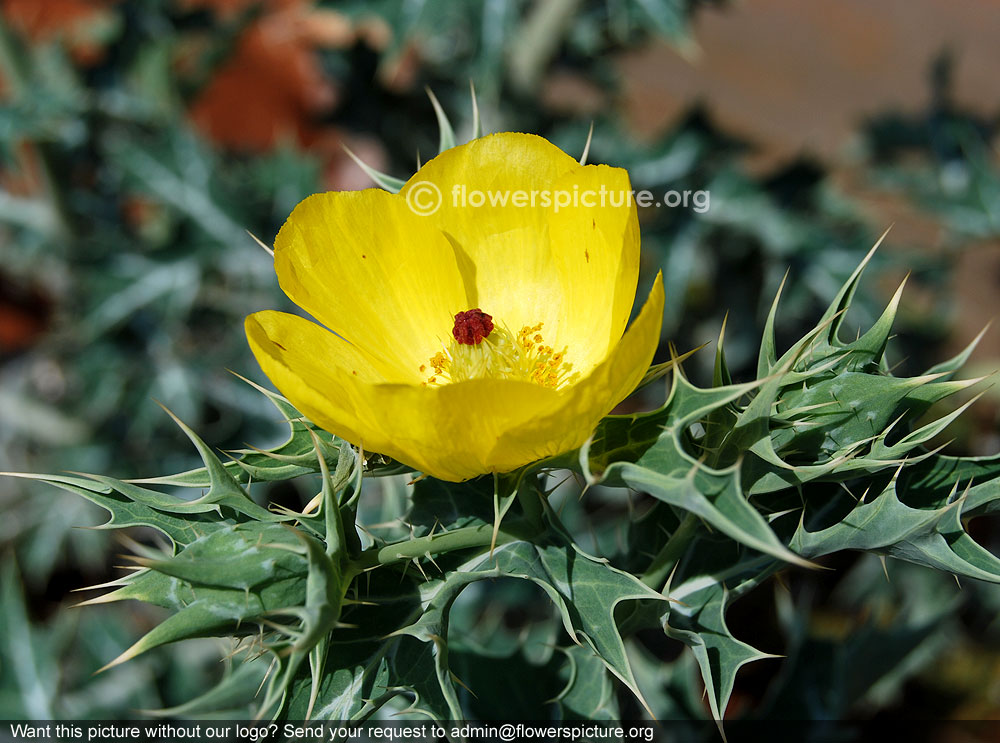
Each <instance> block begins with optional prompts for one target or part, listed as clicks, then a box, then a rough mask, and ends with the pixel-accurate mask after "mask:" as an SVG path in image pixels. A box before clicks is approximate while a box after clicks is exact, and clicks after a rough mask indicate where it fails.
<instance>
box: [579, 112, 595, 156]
mask: <svg viewBox="0 0 1000 743" xmlns="http://www.w3.org/2000/svg"><path fill="white" fill-rule="evenodd" d="M593 139H594V122H593V121H591V122H590V131H589V132H588V133H587V144H585V145H584V146H583V154H582V155H580V165H586V164H587V155H589V154H590V143H591V141H592V140H593Z"/></svg>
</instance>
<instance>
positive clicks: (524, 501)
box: [515, 475, 542, 527]
mask: <svg viewBox="0 0 1000 743" xmlns="http://www.w3.org/2000/svg"><path fill="white" fill-rule="evenodd" d="M528 477H531V478H535V477H536V476H535V475H528ZM528 477H525V478H523V479H521V480H520V481H519V482H518V483H517V485H516V487H517V490H516V491H515V495H516V497H517V500H518V502H520V504H521V509H522V510H523V511H524V519H525V521H527V522H528V523H529V524H531V525H532V526H536V527H541V526H542V501H541V494H540V493H539V492H538V488H537V487H536V486H535V483H536V482H537V480H535V481H534V482H528Z"/></svg>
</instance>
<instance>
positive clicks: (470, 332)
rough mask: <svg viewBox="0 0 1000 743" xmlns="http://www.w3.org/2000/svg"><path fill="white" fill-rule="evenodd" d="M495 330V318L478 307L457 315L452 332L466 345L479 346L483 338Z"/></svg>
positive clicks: (456, 338)
mask: <svg viewBox="0 0 1000 743" xmlns="http://www.w3.org/2000/svg"><path fill="white" fill-rule="evenodd" d="M492 332H493V318H492V317H491V316H490V315H487V314H486V313H485V312H483V311H482V310H481V309H479V308H478V307H477V308H476V309H474V310H467V311H466V312H459V313H458V314H457V315H455V327H453V328H452V329H451V334H452V335H453V336H455V340H456V341H458V342H459V343H461V344H462V345H464V346H478V345H479V344H480V343H482V342H483V338H485V337H486V336H488V335H489V334H490V333H492Z"/></svg>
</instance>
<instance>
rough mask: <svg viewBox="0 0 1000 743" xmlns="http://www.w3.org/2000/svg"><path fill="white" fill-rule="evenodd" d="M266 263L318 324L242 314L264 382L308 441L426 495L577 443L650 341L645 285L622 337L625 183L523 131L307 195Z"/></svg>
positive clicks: (628, 280)
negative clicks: (376, 465)
mask: <svg viewBox="0 0 1000 743" xmlns="http://www.w3.org/2000/svg"><path fill="white" fill-rule="evenodd" d="M274 256H275V269H276V272H277V275H278V280H279V283H280V285H281V288H282V289H283V290H284V292H285V293H286V294H287V295H288V296H289V297H290V298H291V299H292V301H293V302H295V303H296V304H297V305H298V306H299V307H301V308H302V309H303V310H305V311H306V312H308V313H309V314H311V315H312V316H313V317H314V318H316V320H318V321H319V322H320V323H322V324H323V325H324V326H326V327H325V328H324V327H322V326H321V325H318V324H316V323H314V322H311V321H310V320H307V319H305V318H303V317H299V316H297V315H291V314H287V313H282V312H275V311H264V312H257V313H255V314H253V315H251V316H249V317H248V318H247V321H246V331H247V337H248V339H249V342H250V346H251V348H252V350H253V352H254V355H255V356H256V358H257V360H258V362H259V363H260V365H261V367H262V369H263V371H264V373H265V374H266V375H267V376H268V377H269V378H270V379H271V381H272V382H273V383H274V384H275V385H276V386H277V388H278V389H279V390H280V391H281V392H282V393H283V394H284V395H285V396H286V397H287V398H288V399H289V401H291V403H292V404H293V405H295V406H296V407H297V408H298V409H299V410H300V411H302V413H303V414H304V415H305V416H307V417H308V418H309V419H310V420H312V421H313V422H314V423H315V424H317V425H318V426H320V427H322V428H323V429H325V430H327V431H330V432H331V433H334V434H336V435H337V436H340V437H341V438H343V439H345V440H347V441H349V442H351V443H352V444H354V445H356V446H361V447H363V448H364V449H365V450H366V451H369V452H378V453H381V454H385V455H388V456H391V457H393V458H395V459H397V460H398V461H400V462H402V463H404V464H407V465H409V466H411V467H413V468H414V469H416V470H419V471H421V472H424V473H425V474H428V475H432V476H434V477H437V478H440V479H443V480H450V481H461V480H466V479H469V478H472V477H475V476H477V475H481V474H485V473H491V472H508V471H513V470H516V469H518V468H519V467H521V466H523V465H526V464H529V463H531V462H534V461H537V460H540V459H543V458H546V457H550V456H554V455H557V454H560V453H563V452H566V451H570V450H572V449H574V448H576V447H579V446H580V445H581V444H583V443H584V442H585V441H586V440H587V438H588V437H589V436H590V435H591V433H592V432H593V430H594V428H595V426H596V425H597V423H598V421H599V420H600V419H601V418H602V417H604V416H605V415H607V414H608V413H609V412H610V411H611V409H612V408H614V407H615V405H617V404H618V403H619V402H620V401H621V400H622V399H624V398H625V397H626V396H627V395H629V394H630V393H631V392H632V391H633V390H634V389H635V387H636V385H637V384H638V383H639V382H640V380H641V379H642V377H643V375H644V373H645V372H646V370H647V368H648V366H649V364H650V362H651V360H652V358H653V353H654V351H655V350H656V346H657V343H658V340H659V334H660V323H661V319H662V314H663V285H662V280H661V277H659V276H657V278H656V281H655V282H654V284H653V288H652V290H651V291H650V294H649V297H648V299H647V300H646V302H645V304H644V306H643V308H642V310H641V311H640V312H639V314H638V316H637V318H636V319H635V321H634V322H633V323H632V326H631V327H630V328H629V329H628V330H627V331H626V325H627V323H628V318H629V316H630V314H631V309H632V304H633V302H634V300H635V292H636V284H637V279H638V263H639V227H638V220H637V217H636V209H635V205H634V202H633V199H632V198H631V186H630V184H629V178H628V174H627V173H626V172H625V171H624V170H622V169H619V168H612V167H608V166H605V165H586V166H582V165H580V164H579V163H578V162H577V161H576V160H575V159H573V158H572V157H570V156H569V155H567V154H565V153H564V152H562V151H561V150H559V149H558V148H557V147H555V146H554V145H552V144H550V143H549V142H547V141H546V140H544V139H542V138H540V137H536V136H532V135H527V134H514V133H502V134H494V135H490V136H486V137H483V138H480V139H476V140H473V141H472V142H469V143H468V144H465V145H461V146H458V147H454V148H452V149H449V150H446V151H445V152H443V153H441V154H440V155H438V156H437V157H435V158H434V159H433V160H431V161H429V162H428V163H426V164H425V165H424V166H423V167H422V168H421V169H420V170H419V171H418V172H417V173H416V174H415V175H414V176H413V177H412V178H411V179H410V180H409V181H408V182H407V183H406V184H405V185H404V186H403V188H402V189H401V191H400V192H399V193H398V194H393V193H389V192H387V191H383V190H379V189H368V190H364V191H347V192H331V193H322V194H316V195H313V196H310V197H308V198H307V199H305V200H304V201H302V202H301V203H300V204H299V205H298V206H297V207H296V208H295V209H294V211H293V212H292V214H291V216H290V217H289V218H288V221H287V222H286V223H285V225H284V226H283V227H282V228H281V231H280V232H279V233H278V236H277V239H276V240H275V250H274ZM331 331H332V332H331Z"/></svg>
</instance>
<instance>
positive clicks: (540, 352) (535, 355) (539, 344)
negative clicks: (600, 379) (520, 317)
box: [420, 322, 579, 389]
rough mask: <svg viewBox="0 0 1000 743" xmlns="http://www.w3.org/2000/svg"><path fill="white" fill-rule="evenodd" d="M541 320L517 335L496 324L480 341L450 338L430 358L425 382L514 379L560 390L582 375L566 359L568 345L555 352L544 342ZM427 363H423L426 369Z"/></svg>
mask: <svg viewBox="0 0 1000 743" xmlns="http://www.w3.org/2000/svg"><path fill="white" fill-rule="evenodd" d="M541 330H542V323H536V324H535V325H525V326H524V327H523V328H521V330H520V331H519V332H518V333H517V334H516V335H515V334H514V333H511V332H510V330H508V329H507V327H506V326H505V325H503V323H499V322H498V323H496V324H495V325H494V327H493V329H492V331H491V332H490V333H489V335H487V336H486V337H485V338H483V339H482V341H481V342H480V343H477V344H467V343H458V342H456V341H451V342H450V343H449V344H448V346H447V347H446V348H445V349H444V350H443V351H438V352H437V353H436V354H434V356H432V357H431V358H430V360H429V364H430V366H431V368H432V369H433V370H434V375H433V376H431V377H430V378H428V379H427V382H426V384H438V385H440V384H447V383H449V382H463V381H466V380H470V379H513V380H520V381H523V382H533V383H535V384H538V385H541V386H543V387H550V388H553V389H559V388H560V387H562V386H564V385H566V384H567V383H569V382H571V381H574V380H576V379H577V377H579V373H577V372H574V371H573V365H572V364H570V363H569V362H567V361H566V360H565V359H566V355H567V352H568V350H569V349H568V347H565V348H563V349H562V350H561V351H558V352H557V351H556V350H555V349H554V348H553V347H552V346H548V345H545V344H544V343H543V341H544V340H545V339H544V337H543V336H542V333H541V332H540V331H541ZM426 368H427V365H425V364H422V365H421V367H420V371H421V372H423V371H425V370H426Z"/></svg>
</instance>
